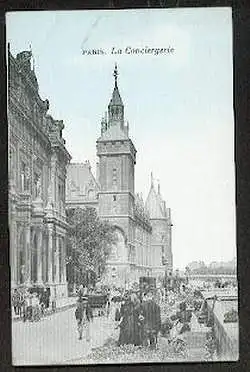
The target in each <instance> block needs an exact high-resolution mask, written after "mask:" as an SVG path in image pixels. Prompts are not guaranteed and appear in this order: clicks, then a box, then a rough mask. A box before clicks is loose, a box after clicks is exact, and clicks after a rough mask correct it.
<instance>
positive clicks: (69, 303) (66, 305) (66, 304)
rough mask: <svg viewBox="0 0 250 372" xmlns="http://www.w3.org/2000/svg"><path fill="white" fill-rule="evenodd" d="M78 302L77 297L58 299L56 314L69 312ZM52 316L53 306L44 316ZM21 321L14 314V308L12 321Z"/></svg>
mask: <svg viewBox="0 0 250 372" xmlns="http://www.w3.org/2000/svg"><path fill="white" fill-rule="evenodd" d="M76 301H77V298H76V297H62V298H58V299H57V301H56V310H55V313H57V312H59V311H64V310H68V309H70V308H71V307H74V306H75V304H76ZM51 314H53V311H52V308H51V304H50V307H49V309H48V310H47V311H46V313H45V315H44V316H48V315H51ZM20 320H22V319H21V318H20V317H19V315H15V314H14V311H13V308H12V321H20Z"/></svg>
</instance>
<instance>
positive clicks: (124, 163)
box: [6, 8, 239, 366]
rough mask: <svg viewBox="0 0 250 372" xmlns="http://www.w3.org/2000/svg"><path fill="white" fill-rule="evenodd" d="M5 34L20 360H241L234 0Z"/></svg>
mask: <svg viewBox="0 0 250 372" xmlns="http://www.w3.org/2000/svg"><path fill="white" fill-rule="evenodd" d="M6 28H7V45H6V50H7V64H8V130H9V137H8V138H9V139H8V141H9V143H8V145H9V229H10V258H11V306H12V363H13V365H15V366H18V365H19V366H20V365H22V366H23V365H53V364H54V365H60V364H63V365H67V364H70V365H74V364H75V365H86V364H112V363H138V362H139V363H144V362H147V363H148V362H151V363H154V362H162V363H173V362H176V363H178V362H195V361H196V362H207V361H224V360H238V347H239V346H238V344H239V342H238V328H239V324H238V285H237V272H236V266H237V265H236V263H237V251H236V213H235V169H234V167H235V165H234V112H233V49H232V14H231V9H230V8H185V9H184V8H183V9H141V10H140V9H137V10H119V11H118V10H91V11H45V12H44V11H36V12H9V13H7V15H6Z"/></svg>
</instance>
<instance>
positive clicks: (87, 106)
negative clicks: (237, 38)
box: [6, 8, 236, 268]
mask: <svg viewBox="0 0 250 372" xmlns="http://www.w3.org/2000/svg"><path fill="white" fill-rule="evenodd" d="M6 22H7V41H9V42H10V44H11V45H10V47H11V51H12V53H13V54H14V55H16V54H17V53H18V52H20V51H22V50H28V49H29V45H30V44H32V50H33V54H34V58H35V70H36V75H37V78H38V82H39V87H40V95H41V97H42V98H43V99H45V98H48V99H49V101H50V110H49V112H50V114H51V115H52V116H53V117H54V118H55V119H63V120H64V123H65V129H64V138H65V139H66V146H67V149H68V151H69V152H70V154H71V155H72V161H73V162H82V161H85V160H87V159H88V160H90V162H91V163H92V166H93V171H95V163H96V160H97V159H96V147H95V146H96V144H95V142H96V139H97V137H98V136H99V135H100V122H101V118H102V116H103V115H104V112H105V111H106V110H107V106H108V103H109V100H110V98H111V94H112V91H113V86H114V81H113V76H112V74H113V69H114V64H115V62H117V64H118V70H119V76H118V86H119V90H120V94H121V96H122V99H123V103H124V105H125V117H126V119H127V120H128V121H129V125H130V136H131V138H132V140H133V141H134V145H135V147H136V149H137V151H138V153H137V164H136V169H135V174H136V191H137V192H142V194H143V196H144V199H145V198H146V196H147V194H148V192H149V188H150V172H151V171H153V176H154V178H155V184H156V187H157V180H158V179H159V180H160V185H161V193H162V196H163V197H164V199H165V200H166V204H167V207H170V208H171V210H172V220H173V225H174V226H173V237H172V250H173V256H174V266H175V267H179V268H183V267H185V265H186V264H187V263H189V262H190V261H193V260H203V261H205V262H206V263H209V262H211V261H214V260H218V261H221V260H231V259H232V258H233V257H235V256H236V233H235V230H236V228H235V224H236V222H235V175H234V116H233V78H232V76H233V75H232V73H233V58H232V16H231V9H230V8H192V9H191V8H190V9H187V8H185V9H184V8H183V9H160V10H152V9H151V10H149V9H144V10H124V11H109V10H108V11H71V12H70V11H65V12H57V11H55V12H52V11H40V12H39V11H36V12H16V13H8V14H7V20H6ZM126 46H131V47H134V48H137V47H145V46H148V47H151V48H152V47H154V48H167V47H169V46H171V47H173V48H174V49H175V50H174V53H173V54H172V55H162V56H159V55H158V56H150V55H144V56H143V55H141V56H138V55H125V54H123V55H111V54H110V53H109V51H110V49H111V48H112V47H116V48H122V49H123V48H125V47H126ZM82 47H83V48H84V49H89V48H90V49H93V48H95V49H97V48H102V49H105V50H106V51H107V53H108V54H107V55H99V56H93V55H92V56H91V55H88V56H83V55H82V54H81V48H82Z"/></svg>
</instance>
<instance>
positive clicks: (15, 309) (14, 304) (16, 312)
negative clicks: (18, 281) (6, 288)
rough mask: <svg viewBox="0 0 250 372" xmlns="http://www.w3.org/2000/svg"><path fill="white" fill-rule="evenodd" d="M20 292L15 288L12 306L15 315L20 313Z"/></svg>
mask: <svg viewBox="0 0 250 372" xmlns="http://www.w3.org/2000/svg"><path fill="white" fill-rule="evenodd" d="M19 297H20V296H19V293H18V290H17V288H15V289H14V293H13V295H12V306H13V308H14V313H15V315H19V314H18V303H19Z"/></svg>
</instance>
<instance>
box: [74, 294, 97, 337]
mask: <svg viewBox="0 0 250 372" xmlns="http://www.w3.org/2000/svg"><path fill="white" fill-rule="evenodd" d="M75 318H76V321H77V330H78V333H79V340H82V336H83V331H85V336H86V341H87V342H89V341H90V322H92V321H93V312H92V309H91V307H90V305H89V303H88V298H87V297H86V296H85V297H81V298H80V299H78V302H77V307H76V311H75Z"/></svg>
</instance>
